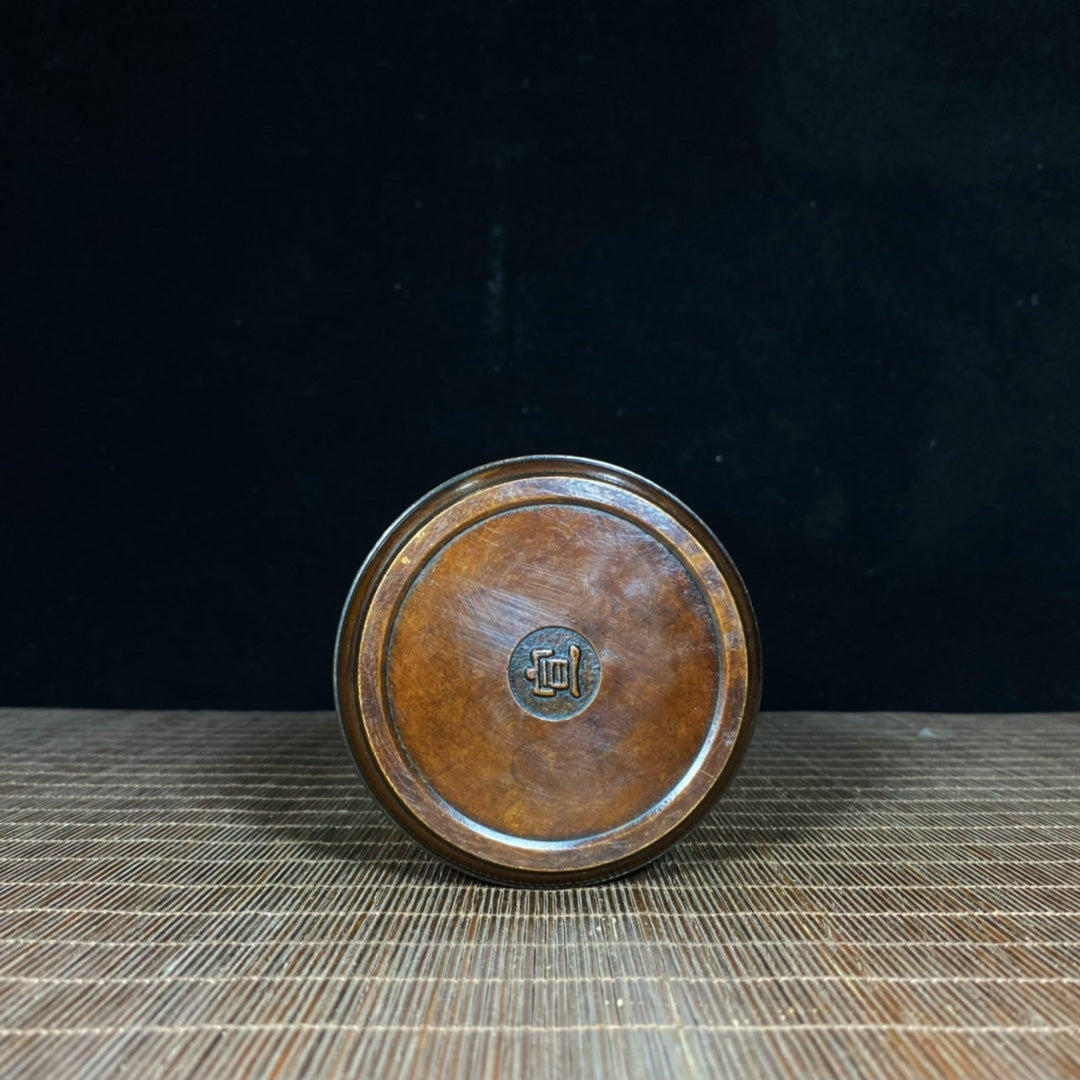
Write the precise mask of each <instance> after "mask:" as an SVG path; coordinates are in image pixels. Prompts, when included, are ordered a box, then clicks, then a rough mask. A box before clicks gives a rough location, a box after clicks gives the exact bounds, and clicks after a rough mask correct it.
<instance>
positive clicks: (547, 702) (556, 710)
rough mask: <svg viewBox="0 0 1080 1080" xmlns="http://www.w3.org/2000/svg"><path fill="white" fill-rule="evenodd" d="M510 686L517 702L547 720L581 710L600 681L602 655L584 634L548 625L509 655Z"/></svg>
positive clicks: (528, 636)
mask: <svg viewBox="0 0 1080 1080" xmlns="http://www.w3.org/2000/svg"><path fill="white" fill-rule="evenodd" d="M508 674H509V679H510V689H511V692H512V693H513V695H514V697H515V699H516V700H517V702H518V704H519V705H521V706H522V708H524V709H525V710H526V711H527V712H530V713H532V715H533V716H539V717H542V718H543V719H545V720H566V719H569V718H570V717H571V716H574V715H576V714H577V713H579V712H582V711H583V710H584V709H585V708H586V707H587V706H588V705H589V704H590V703H591V702H592V700H593V698H594V697H595V696H596V691H597V689H598V688H599V685H600V659H599V657H598V656H597V654H596V650H595V649H594V648H593V647H592V645H591V644H590V643H589V641H588V640H587V639H586V638H585V637H583V636H582V635H581V634H579V633H577V632H576V631H574V630H570V629H568V628H567V627H565V626H545V627H542V628H541V629H539V630H534V631H533V632H532V633H531V634H527V635H526V636H525V637H523V638H522V639H521V641H519V642H518V644H517V646H516V647H515V649H514V651H513V654H512V655H511V658H510V670H509V673H508Z"/></svg>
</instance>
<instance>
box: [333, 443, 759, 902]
mask: <svg viewBox="0 0 1080 1080" xmlns="http://www.w3.org/2000/svg"><path fill="white" fill-rule="evenodd" d="M335 673H336V679H335V681H336V691H337V704H338V714H339V716H340V717H341V724H342V728H343V731H344V734H345V738H346V740H347V742H348V744H349V747H350V749H351V751H352V754H353V757H354V758H355V760H356V764H357V766H358V767H359V769H360V773H361V775H362V776H363V778H364V780H365V781H366V782H367V784H368V786H369V787H370V788H371V790H372V792H373V793H374V795H375V797H376V799H377V800H378V801H379V802H380V803H381V804H382V805H383V807H385V809H386V810H387V811H388V812H389V813H390V815H391V817H392V818H393V819H394V820H395V821H396V822H397V823H398V824H399V825H400V826H401V827H402V828H403V829H405V831H406V832H408V833H409V834H410V835H412V836H413V837H415V838H416V839H417V840H418V841H420V843H422V844H424V845H425V846H426V847H427V848H429V849H430V850H431V851H433V852H434V853H435V854H437V855H440V856H442V857H443V858H444V859H447V860H448V861H449V862H451V863H454V864H455V865H456V866H459V867H461V868H462V869H464V870H467V871H469V872H470V873H472V874H475V875H477V876H479V877H483V878H487V879H491V880H498V881H511V882H520V883H530V884H549V885H554V884H565V883H574V882H585V881H593V880H598V879H601V878H606V877H612V876H614V875H616V874H621V873H624V872H626V871H628V870H632V869H634V868H635V867H638V866H641V865H642V864H643V863H645V862H647V861H648V860H649V859H652V858H654V857H655V856H657V855H659V854H660V853H661V852H662V851H664V850H665V849H666V848H667V847H669V846H670V845H671V844H672V843H674V842H675V840H677V839H678V838H679V837H680V836H682V835H683V834H684V833H686V832H687V830H688V829H690V828H691V827H692V826H693V825H694V824H695V823H696V822H697V821H699V820H700V819H701V817H702V816H703V815H704V814H705V812H706V811H707V810H708V808H709V807H710V806H711V805H712V803H713V802H714V800H715V799H716V798H717V796H718V795H719V794H720V792H721V790H722V789H723V788H724V786H725V785H726V784H727V783H728V781H729V780H730V779H731V777H732V775H733V774H734V772H735V769H736V767H737V766H738V763H739V760H740V759H741V757H742V755H743V752H744V751H745V749H746V745H747V742H748V741H749V738H750V729H751V726H752V723H753V720H754V717H755V715H756V713H757V708H758V701H759V697H760V689H761V659H760V647H759V644H758V632H757V625H756V623H755V620H754V613H753V609H752V608H751V606H750V599H749V597H748V596H747V593H746V589H745V587H744V586H743V583H742V580H741V579H740V577H739V574H738V571H737V570H736V569H735V566H734V564H733V563H732V562H731V559H730V558H728V555H727V553H726V552H725V551H724V549H723V548H722V547H721V546H720V544H719V543H718V541H717V540H716V538H715V537H714V536H713V535H712V533H711V532H710V531H709V530H708V529H707V528H706V527H705V525H704V524H702V522H701V521H700V520H699V519H698V518H697V517H696V516H695V515H694V514H693V513H692V512H691V511H690V510H688V509H687V508H686V507H685V506H683V504H682V503H680V502H679V501H678V500H676V499H675V498H673V497H672V496H671V495H669V494H668V493H667V492H665V491H663V490H661V489H660V488H658V487H656V486H655V485H654V484H651V483H650V482H649V481H647V480H644V479H642V478H641V477H639V476H635V475H634V474H632V473H629V472H626V471H625V470H623V469H620V468H616V467H615V466H613V465H605V464H602V463H601V462H598V461H587V460H584V459H580V458H569V457H531V458H518V459H515V460H511V461H503V462H498V463H496V464H493V465H486V466H483V467H482V468H479V469H475V470H473V471H472V472H469V473H465V474H464V475H463V476H459V477H457V478H456V479H453V480H450V481H449V482H448V483H446V484H444V485H442V486H441V487H439V488H436V489H435V490H434V491H433V492H431V493H430V494H429V495H426V496H425V497H424V498H423V499H421V500H420V501H419V502H417V503H416V504H414V505H413V506H412V507H411V508H410V509H409V510H407V511H406V512H405V513H404V514H403V515H402V516H401V517H400V518H399V519H398V520H397V521H396V522H395V523H394V524H393V525H392V526H391V527H390V529H389V530H388V531H387V532H386V533H385V535H384V536H383V537H382V539H381V540H380V541H379V542H378V544H377V545H376V546H375V550H374V551H373V552H372V553H371V554H370V555H369V556H368V558H367V560H366V562H365V563H364V565H363V566H362V567H361V569H360V572H359V574H358V575H357V578H356V581H355V582H354V583H353V587H352V590H351V592H350V593H349V597H348V600H347V601H346V603H345V609H344V611H343V613H342V617H341V625H340V628H339V632H338V642H337V655H336V659H335Z"/></svg>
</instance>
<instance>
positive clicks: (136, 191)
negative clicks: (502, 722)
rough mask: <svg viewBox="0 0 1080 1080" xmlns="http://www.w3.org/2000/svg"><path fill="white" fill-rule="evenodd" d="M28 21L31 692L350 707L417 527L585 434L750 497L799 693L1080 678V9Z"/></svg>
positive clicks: (720, 514)
mask: <svg viewBox="0 0 1080 1080" xmlns="http://www.w3.org/2000/svg"><path fill="white" fill-rule="evenodd" d="M33 7H34V10H33V11H32V12H31V13H30V14H28V15H27V16H26V17H25V21H24V22H23V24H22V25H21V26H20V27H19V28H18V29H17V30H16V31H15V32H14V33H11V34H9V35H8V37H7V42H6V44H5V45H4V46H2V48H4V49H5V50H6V53H5V59H4V61H3V67H2V69H0V98H2V103H3V106H4V119H3V135H4V138H3V142H4V144H5V149H4V151H3V155H4V157H5V158H6V160H7V164H6V165H5V166H4V167H3V177H2V181H0V182H2V183H3V185H4V188H5V190H6V196H5V198H4V206H3V213H4V215H5V219H6V225H5V228H4V238H3V258H4V260H5V271H4V279H3V282H2V288H3V290H4V296H5V305H6V307H7V311H6V314H5V316H4V324H3V339H4V342H3V353H4V359H3V368H4V375H5V377H4V380H3V382H4V384H5V392H4V394H3V398H4V403H3V432H2V434H0V439H2V440H3V444H4V445H3V475H4V489H3V505H2V509H0V518H2V522H0V528H2V533H0V539H2V548H0V556H2V565H0V589H2V590H3V600H2V603H3V608H4V612H3V618H2V620H0V634H2V637H0V655H2V656H3V658H4V659H3V662H2V665H0V689H2V700H3V702H4V703H11V704H45V705H47V704H57V705H106V706H111V705H115V706H140V705H146V706H222V707H228V706H237V707H239V706H248V707H265V708H272V707H311V708H316V707H325V706H327V705H328V704H329V702H330V688H329V684H330V654H331V649H332V642H333V636H334V631H335V628H336V620H337V616H338V611H339V608H340V604H341V602H342V601H343V599H344V596H345V593H346V590H347V588H348V585H349V583H350V580H351V577H352V575H353V573H354V572H355V570H356V568H357V567H358V565H359V563H360V561H361V559H362V557H363V555H364V554H365V553H366V551H367V549H368V548H369V546H370V545H371V544H372V542H373V541H374V540H375V539H376V537H377V536H378V534H379V533H380V532H381V531H382V529H383V527H384V526H385V525H386V524H388V523H389V521H390V520H391V519H392V518H393V517H394V516H395V515H396V514H397V513H398V512H399V511H400V510H402V509H403V508H404V507H405V505H406V504H407V503H409V502H411V501H412V500H413V499H414V498H416V497H418V496H419V495H421V494H422V493H423V492H424V491H426V490H427V489H428V488H430V487H431V486H433V485H435V484H436V483H438V482H440V481H441V480H443V479H445V478H447V477H449V476H450V475H452V474H454V473H456V472H459V471H461V470H464V469H466V468H468V467H471V466H473V465H476V464H479V463H481V462H484V461H487V460H491V459H496V458H500V457H505V456H511V455H516V454H522V453H532V452H544V451H547V452H562V453H574V454H583V455H587V456H592V457H599V458H602V459H607V460H611V461H614V462H616V463H619V464H622V465H624V466H627V467H629V468H632V469H634V470H636V471H639V472H642V473H644V474H645V475H647V476H649V477H651V478H652V479H654V480H656V481H657V482H659V483H661V484H662V485H664V486H665V487H668V488H669V489H671V490H673V491H674V492H675V493H676V494H677V495H679V496H681V497H682V498H683V499H684V500H685V501H687V502H688V503H689V504H690V505H691V506H692V507H694V508H695V509H696V510H697V511H698V513H700V514H701V515H702V516H703V517H704V518H705V519H706V520H707V521H708V522H709V523H710V524H711V525H712V527H713V528H714V529H715V531H716V532H717V533H718V535H719V536H720V538H721V540H722V541H723V542H724V543H725V545H726V546H727V547H728V549H729V550H730V552H731V553H732V555H733V557H734V558H735V560H736V562H737V563H738V564H739V566H740V567H741V569H742V570H743V573H744V575H745V577H746V579H747V582H748V585H749V587H750V591H751V594H752V596H753V597H754V600H755V604H756V607H757V610H758V616H759V619H760V622H761V626H762V632H763V638H764V645H765V658H766V689H765V704H766V705H767V706H770V707H773V708H783V707H826V708H843V707H860V708H863V707H868V708H900V707H923V708H948V709H978V710H984V709H1014V708H1028V709H1035V708H1067V707H1074V708H1075V707H1077V706H1078V705H1080V665H1078V664H1077V657H1078V656H1080V649H1078V646H1080V632H1078V623H1077V612H1078V609H1080V596H1078V578H1080V567H1078V561H1080V544H1078V543H1077V540H1078V539H1080V529H1078V522H1077V507H1078V499H1077V465H1078V463H1080V462H1078V454H1077V443H1078V439H1077V434H1078V430H1080V424H1078V415H1077V412H1078V404H1077V402H1078V399H1080V395H1078V393H1077V390H1078V386H1077V383H1078V379H1077V374H1078V365H1077V359H1078V355H1077V328H1078V325H1080V323H1078V319H1077V316H1078V304H1077V240H1078V228H1077V225H1078V215H1077V177H1078V172H1080V170H1078V147H1077V131H1078V125H1080V108H1078V104H1080V96H1078V94H1077V78H1076V75H1077V66H1078V65H1077V41H1078V33H1077V31H1078V26H1077V9H1076V5H1075V4H1074V3H1073V2H1072V0H1041V2H1040V0H1034V2H1032V3H1027V4H1015V3H1007V2H1005V0H977V2H976V0H961V2H959V3H948V4H943V3H941V2H940V0H914V2H911V3H903V4H901V3H895V2H889V3H883V2H875V0H870V2H868V3H865V4H862V5H851V4H846V3H842V2H841V0H820V2H815V3H805V2H803V0H772V2H770V3H764V4H757V3H754V4H741V5H726V4H702V3H699V4H696V5H688V4H682V5H676V4H666V3H664V4H660V3H657V4H644V3H636V4H635V3H631V4H616V3H599V2H596V3H578V4H574V5H569V4H560V3H543V4H540V3H529V2H525V0H517V2H510V3H507V2H502V3H477V4H462V3H458V2H455V0H444V2H441V3H439V2H432V3H427V4H409V3H391V2H389V0H381V2H378V3H359V2H357V0H348V2H344V3H343V2H331V3H301V2H299V0H292V2H290V3H281V2H270V0H264V2H260V3H258V4H255V3H240V2H236V3H214V4H211V3H207V2H206V0H191V2H187V3H183V4H180V3H176V4H165V3H159V4H127V3H125V4H118V5H116V6H115V7H109V5H101V4H90V3H83V4H79V3H66V2H60V3H53V4H40V5H34V6H33ZM9 15H10V12H9Z"/></svg>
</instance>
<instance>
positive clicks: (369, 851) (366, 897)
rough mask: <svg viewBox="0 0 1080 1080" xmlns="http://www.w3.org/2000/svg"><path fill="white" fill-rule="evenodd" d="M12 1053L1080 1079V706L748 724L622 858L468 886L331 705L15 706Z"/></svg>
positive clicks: (258, 1068)
mask: <svg viewBox="0 0 1080 1080" xmlns="http://www.w3.org/2000/svg"><path fill="white" fill-rule="evenodd" d="M0 757H2V762H3V764H2V769H0V786H2V790H3V800H4V801H3V809H2V811H0V813H3V815H4V820H3V824H2V825H0V1076H3V1077H7V1078H13V1077H20V1078H21V1077H27V1078H29V1077H35V1078H36V1077H49V1078H59V1077H69V1076H84V1077H99V1076H101V1077H104V1076H116V1075H119V1074H120V1073H121V1072H123V1073H126V1074H128V1075H131V1076H135V1077H140V1078H142V1077H153V1076H166V1077H199V1078H205V1077H215V1076H228V1075H233V1076H238V1075H244V1076H251V1077H259V1076H269V1075H273V1076H275V1077H300V1076H310V1077H323V1076H325V1077H378V1076H392V1077H398V1076H432V1077H460V1078H463V1080H465V1078H467V1080H481V1078H484V1077H496V1076H500V1077H501V1076H505V1077H515V1076H522V1077H528V1078H540V1077H558V1078H575V1077H588V1076H611V1077H619V1078H622V1077H675V1076H688V1075H700V1076H718V1075H732V1076H740V1077H757V1076H768V1077H771V1076H777V1075H791V1076H799V1077H812V1076H837V1077H852V1078H854V1077H860V1078H866V1077H916V1076H918V1077H923V1076H925V1077H935V1078H936V1077H954V1076H956V1077H961V1076H962V1077H976V1076H980V1077H981V1076H987V1075H991V1074H993V1075H1005V1076H1012V1077H1025V1076H1030V1077H1045V1076H1075V1077H1080V717H1077V716H1072V717H1062V716H1048V715H1038V716H1024V717H1015V716H1013V717H1008V716H964V717H961V716H945V715H936V714H935V715H930V714H893V713H890V714H881V713H879V714H874V715H855V714H848V715H841V714H814V713H801V714H800V713H792V714H772V715H766V716H764V717H762V718H761V721H760V722H759V726H758V730H757V732H756V735H755V740H754V745H753V747H752V749H751V752H750V754H749V756H748V758H747V760H746V762H745V765H744V767H743V770H742V773H741V775H740V777H739V779H738V780H737V782H736V784H735V785H734V786H733V788H732V789H731V791H730V792H729V794H728V795H727V796H726V797H725V798H724V799H723V800H722V803H721V806H720V808H719V809H718V810H717V811H716V812H714V814H713V816H712V817H711V818H710V819H709V820H708V821H707V822H706V823H705V824H704V825H703V826H702V827H701V828H700V829H699V830H698V832H696V833H695V834H693V835H692V836H691V837H689V838H687V839H686V840H685V841H684V842H683V843H682V844H681V845H680V846H679V847H678V848H677V849H676V851H675V852H674V853H673V854H671V855H669V856H667V857H666V858H665V859H663V860H661V861H660V862H659V863H657V864H654V865H653V866H652V867H650V868H648V869H646V870H644V871H641V872H639V873H637V874H636V875H634V876H632V877H629V878H625V879H623V880H620V881H616V882H612V883H609V884H606V885H601V886H593V887H589V888H581V889H573V890H563V891H549V892H538V891H526V890H521V889H511V888H498V887H494V886H491V885H485V884H479V883H475V882H472V881H470V880H467V879H465V878H464V877H462V876H461V875H459V874H458V873H457V872H455V871H453V870H452V869H450V868H448V867H446V866H444V865H442V864H439V863H436V862H434V861H433V860H431V859H430V858H429V857H428V856H426V855H425V854H423V853H422V852H421V851H419V849H417V848H416V847H414V846H413V845H412V844H411V843H410V842H409V841H407V840H406V839H405V838H403V837H402V836H400V835H399V834H398V833H397V832H396V831H395V829H394V828H393V827H392V826H391V825H390V824H389V823H388V821H387V820H385V819H384V818H383V817H382V815H381V813H380V812H379V811H378V810H377V809H376V807H375V806H374V805H373V804H372V802H371V801H370V799H369V798H368V796H367V794H366V792H365V791H364V790H363V789H362V787H361V784H360V782H359V780H358V779H357V778H356V776H355V775H354V773H353V770H352V767H351V764H350V760H349V758H348V757H347V754H346V751H345V748H344V745H343V743H342V741H341V739H340V737H339V734H338V731H337V727H336V722H335V721H334V720H333V719H332V718H331V717H329V716H327V715H325V714H293V715H285V714H280V713H270V714H255V713H245V714H238V713H195V714H191V713H187V714H182V713H107V712H71V711H43V710H23V709H17V710H7V711H3V712H0Z"/></svg>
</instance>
